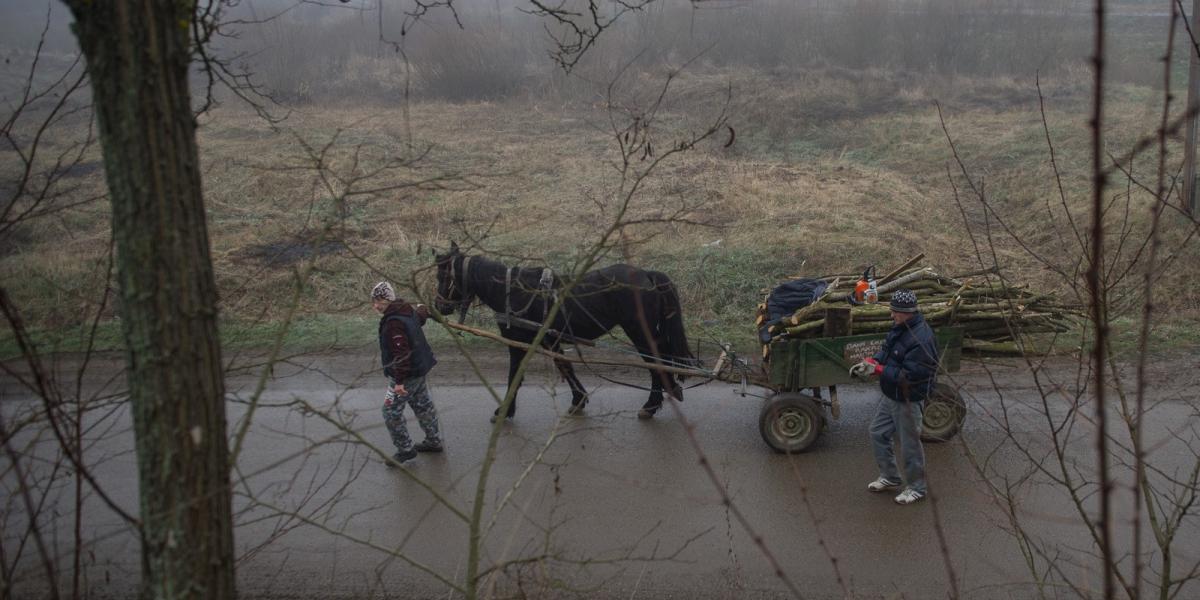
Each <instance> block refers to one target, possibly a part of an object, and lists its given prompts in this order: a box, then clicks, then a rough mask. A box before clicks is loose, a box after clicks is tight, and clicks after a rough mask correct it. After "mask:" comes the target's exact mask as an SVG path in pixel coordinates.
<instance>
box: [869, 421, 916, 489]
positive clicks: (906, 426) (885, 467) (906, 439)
mask: <svg viewBox="0 0 1200 600" xmlns="http://www.w3.org/2000/svg"><path fill="white" fill-rule="evenodd" d="M921 408H922V404H921V403H920V402H896V401H895V400H892V399H890V398H882V399H880V401H879V407H878V408H877V409H876V411H875V419H874V420H872V421H871V446H872V447H873V448H874V449H875V463H876V464H877V465H879V475H880V476H882V477H884V478H886V479H889V480H891V481H900V473H898V472H897V469H896V455H895V453H894V452H893V450H892V438H893V436H894V435H895V434H899V435H900V454H901V457H902V458H903V459H904V482H905V483H907V484H908V487H910V488H912V489H913V490H915V491H918V492H921V493H922V494H924V493H925V492H926V489H925V449H924V448H923V447H922V446H921V419H922V417H923V415H922V413H921Z"/></svg>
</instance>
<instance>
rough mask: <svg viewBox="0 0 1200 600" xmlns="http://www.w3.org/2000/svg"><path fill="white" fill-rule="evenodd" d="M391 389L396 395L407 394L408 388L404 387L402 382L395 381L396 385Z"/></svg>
mask: <svg viewBox="0 0 1200 600" xmlns="http://www.w3.org/2000/svg"><path fill="white" fill-rule="evenodd" d="M392 391H393V392H396V395H397V396H407V395H408V390H406V389H404V384H403V383H397V384H396V385H394V386H392Z"/></svg>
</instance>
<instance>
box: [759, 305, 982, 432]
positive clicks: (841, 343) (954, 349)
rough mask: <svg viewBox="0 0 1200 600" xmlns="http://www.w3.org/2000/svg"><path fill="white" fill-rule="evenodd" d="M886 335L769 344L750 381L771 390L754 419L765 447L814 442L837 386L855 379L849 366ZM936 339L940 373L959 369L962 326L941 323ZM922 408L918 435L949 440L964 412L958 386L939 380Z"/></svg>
mask: <svg viewBox="0 0 1200 600" xmlns="http://www.w3.org/2000/svg"><path fill="white" fill-rule="evenodd" d="M886 337H887V335H886V334H884V333H872V334H865V335H849V336H841V337H821V338H812V339H791V338H781V339H778V340H776V341H774V342H772V343H771V347H770V352H769V354H768V356H769V360H768V361H767V362H765V363H764V365H763V373H762V374H761V377H762V380H761V381H752V383H755V384H758V385H762V386H764V387H766V388H768V389H770V390H771V393H770V394H769V395H768V396H767V397H766V399H765V401H764V403H763V407H762V413H761V414H760V416H759V421H758V428H759V432H760V433H762V438H763V440H764V441H766V443H767V445H768V446H770V447H771V448H773V449H775V451H777V452H787V453H793V452H803V451H805V450H807V449H808V448H809V447H810V446H812V444H813V443H814V442H816V441H817V438H818V437H819V436H820V435H821V431H822V429H823V428H824V425H825V419H826V415H829V416H832V417H833V418H835V419H836V418H838V416H839V406H838V396H837V386H838V385H841V384H846V383H859V382H860V381H859V380H856V379H854V378H853V377H851V376H850V373H849V371H850V367H851V366H852V365H854V364H855V363H858V362H859V361H861V360H863V359H864V358H867V357H869V356H873V355H874V354H875V353H876V352H878V351H879V348H880V347H881V346H882V345H883V341H884V339H885V338H886ZM934 337H935V338H936V340H937V345H938V351H939V356H940V358H941V369H940V372H945V373H952V372H955V371H957V370H958V369H959V365H960V363H961V360H962V341H963V329H962V328H961V327H941V328H938V329H936V330H935V332H934ZM872 384H873V385H877V384H876V383H874V382H872ZM822 388H825V389H828V392H829V393H828V397H825V396H824V395H823V394H822V393H821V391H822ZM924 408H925V414H924V423H923V427H922V432H921V439H923V440H925V441H933V442H940V441H946V440H949V439H951V438H953V437H954V436H955V435H957V434H958V431H959V429H960V428H961V427H962V424H963V420H964V419H965V418H966V414H967V411H966V405H965V404H964V403H963V401H962V398H961V397H960V396H959V393H958V390H956V389H955V388H954V387H953V386H950V385H948V384H946V383H944V382H942V381H939V382H938V383H937V384H936V389H935V390H934V392H933V394H932V396H931V397H930V398H928V399H927V400H926V401H925V407H924Z"/></svg>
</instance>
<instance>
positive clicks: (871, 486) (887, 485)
mask: <svg viewBox="0 0 1200 600" xmlns="http://www.w3.org/2000/svg"><path fill="white" fill-rule="evenodd" d="M898 487H900V482H899V481H892V480H891V479H888V478H887V477H882V476H881V477H880V478H879V479H876V480H875V481H872V482H871V483H868V484H867V489H868V490H870V491H872V492H886V491H888V490H894V489H896V488H898Z"/></svg>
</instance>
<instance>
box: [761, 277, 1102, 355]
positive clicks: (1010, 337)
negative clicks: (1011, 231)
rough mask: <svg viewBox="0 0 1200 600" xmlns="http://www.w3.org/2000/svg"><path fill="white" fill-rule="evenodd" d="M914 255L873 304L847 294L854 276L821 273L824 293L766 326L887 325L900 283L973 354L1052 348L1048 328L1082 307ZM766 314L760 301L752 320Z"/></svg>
mask: <svg viewBox="0 0 1200 600" xmlns="http://www.w3.org/2000/svg"><path fill="white" fill-rule="evenodd" d="M920 258H922V256H918V257H916V258H914V259H912V260H910V261H909V262H908V263H905V266H904V267H901V269H898V270H897V271H895V272H893V273H891V274H889V275H887V276H886V277H884V278H883V279H881V280H880V281H879V282H878V288H877V289H878V293H879V300H878V302H877V303H875V304H862V305H857V306H852V305H851V304H850V303H848V302H847V296H849V295H850V294H852V293H853V292H854V287H855V284H856V283H857V282H858V280H859V278H860V277H859V276H857V275H833V276H828V277H821V278H820V279H823V280H824V281H826V282H827V283H828V284H829V287H828V288H827V289H826V290H825V292H824V294H823V295H822V296H821V297H820V298H819V299H817V301H815V302H813V303H812V304H809V305H808V306H804V307H802V308H799V309H797V310H796V311H795V313H794V314H792V315H791V316H790V317H784V318H783V319H782V320H781V321H780V322H779V323H777V324H775V325H772V326H771V327H770V329H769V330H768V332H769V334H770V338H771V341H775V340H777V339H779V338H814V337H827V336H830V335H848V334H849V335H858V334H865V333H882V332H886V331H888V330H889V329H890V328H891V327H892V319H891V311H890V309H889V308H888V302H889V300H890V299H891V296H892V292H895V291H896V290H899V289H902V288H907V289H910V290H913V291H915V292H916V293H917V304H918V307H919V309H920V311H921V313H922V314H923V315H924V316H925V319H926V320H927V321H928V322H929V324H930V326H932V327H933V328H935V329H936V328H937V327H939V326H945V325H953V326H957V327H962V328H963V329H964V332H963V350H964V351H966V352H971V353H974V354H978V355H991V356H1018V355H1028V354H1044V353H1046V352H1049V351H1050V349H1051V348H1050V344H1051V341H1052V336H1053V335H1054V334H1060V333H1064V332H1067V331H1070V330H1071V329H1073V328H1075V327H1076V324H1077V322H1078V319H1077V318H1078V317H1079V316H1080V308H1079V307H1076V306H1072V305H1069V304H1064V303H1062V302H1060V301H1058V300H1057V299H1055V297H1054V296H1053V295H1052V294H1047V293H1035V292H1033V291H1030V290H1029V289H1027V286H1024V285H1013V284H1011V283H1008V284H1006V283H1004V282H1002V281H1001V280H1000V278H998V277H995V276H992V277H983V276H980V275H976V276H974V277H962V278H961V279H956V278H951V277H943V276H941V275H939V274H937V273H936V272H934V271H933V269H931V268H929V267H913V266H912V265H913V264H914V263H915V262H916V261H918V260H920ZM830 309H835V310H830ZM846 309H849V315H848V319H847V315H846V313H847V311H846ZM827 318H828V320H829V321H832V320H833V319H835V318H836V319H839V320H841V321H843V323H840V324H838V328H832V329H831V327H830V326H831V325H833V324H834V323H832V322H827ZM767 319H768V317H767V305H766V302H765V301H764V302H763V303H762V304H760V305H759V306H758V315H757V318H756V320H755V325H756V327H757V328H761V327H762V326H763V325H764V324H765V323H766V322H767ZM769 352H770V345H769V344H765V345H764V346H763V357H764V359H766V358H769Z"/></svg>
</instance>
